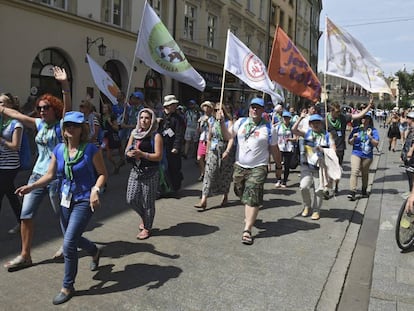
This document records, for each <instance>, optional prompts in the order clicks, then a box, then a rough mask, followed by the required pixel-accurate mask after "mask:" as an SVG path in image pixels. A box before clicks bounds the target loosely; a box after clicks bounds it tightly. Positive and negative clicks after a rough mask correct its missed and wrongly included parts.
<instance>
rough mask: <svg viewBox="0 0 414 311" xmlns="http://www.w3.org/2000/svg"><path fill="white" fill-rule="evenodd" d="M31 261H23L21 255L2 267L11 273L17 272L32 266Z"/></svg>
mask: <svg viewBox="0 0 414 311" xmlns="http://www.w3.org/2000/svg"><path fill="white" fill-rule="evenodd" d="M32 265H33V263H32V259H31V258H29V259H25V258H23V256H22V255H19V256H17V257H16V258H14V259H13V260H10V261H8V262H7V263H6V264H5V265H4V267H5V268H6V269H7V271H9V272H12V271H17V270H20V269H24V268H28V267H30V266H32Z"/></svg>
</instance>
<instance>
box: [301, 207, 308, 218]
mask: <svg viewBox="0 0 414 311" xmlns="http://www.w3.org/2000/svg"><path fill="white" fill-rule="evenodd" d="M302 216H303V217H307V216H309V207H304V208H303V211H302Z"/></svg>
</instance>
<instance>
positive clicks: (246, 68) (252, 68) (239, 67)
mask: <svg viewBox="0 0 414 311" xmlns="http://www.w3.org/2000/svg"><path fill="white" fill-rule="evenodd" d="M224 69H225V70H227V71H229V72H231V73H232V74H234V75H235V76H236V77H237V78H239V79H240V80H242V81H243V82H244V83H246V84H247V85H248V86H250V87H251V88H252V89H255V90H259V91H262V92H264V93H267V94H269V95H270V96H271V97H272V100H273V97H274V98H275V99H277V100H278V101H279V102H280V101H282V97H281V96H280V95H279V94H278V93H277V91H276V86H275V84H276V82H272V80H270V78H269V76H268V75H267V71H266V66H265V65H264V64H263V62H262V61H261V60H260V58H258V57H257V56H256V55H255V54H253V52H252V51H250V50H249V48H248V47H247V46H245V45H244V43H243V42H241V41H240V40H239V39H238V38H237V37H236V36H235V35H233V34H232V33H231V31H230V30H227V44H226V55H225V58H224Z"/></svg>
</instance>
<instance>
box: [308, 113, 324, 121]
mask: <svg viewBox="0 0 414 311" xmlns="http://www.w3.org/2000/svg"><path fill="white" fill-rule="evenodd" d="M312 121H323V117H322V116H321V115H319V114H311V115H310V117H309V122H312Z"/></svg>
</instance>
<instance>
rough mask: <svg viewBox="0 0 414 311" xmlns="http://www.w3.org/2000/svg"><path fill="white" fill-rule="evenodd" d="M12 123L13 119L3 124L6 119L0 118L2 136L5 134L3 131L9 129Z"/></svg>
mask: <svg viewBox="0 0 414 311" xmlns="http://www.w3.org/2000/svg"><path fill="white" fill-rule="evenodd" d="M11 121H12V119H8V120H7V121H6V123H3V122H4V118H3V116H0V130H1V132H0V136H1V135H2V133H3V130H4V129H5V128H6V127H8V126H9V124H10V123H11Z"/></svg>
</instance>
